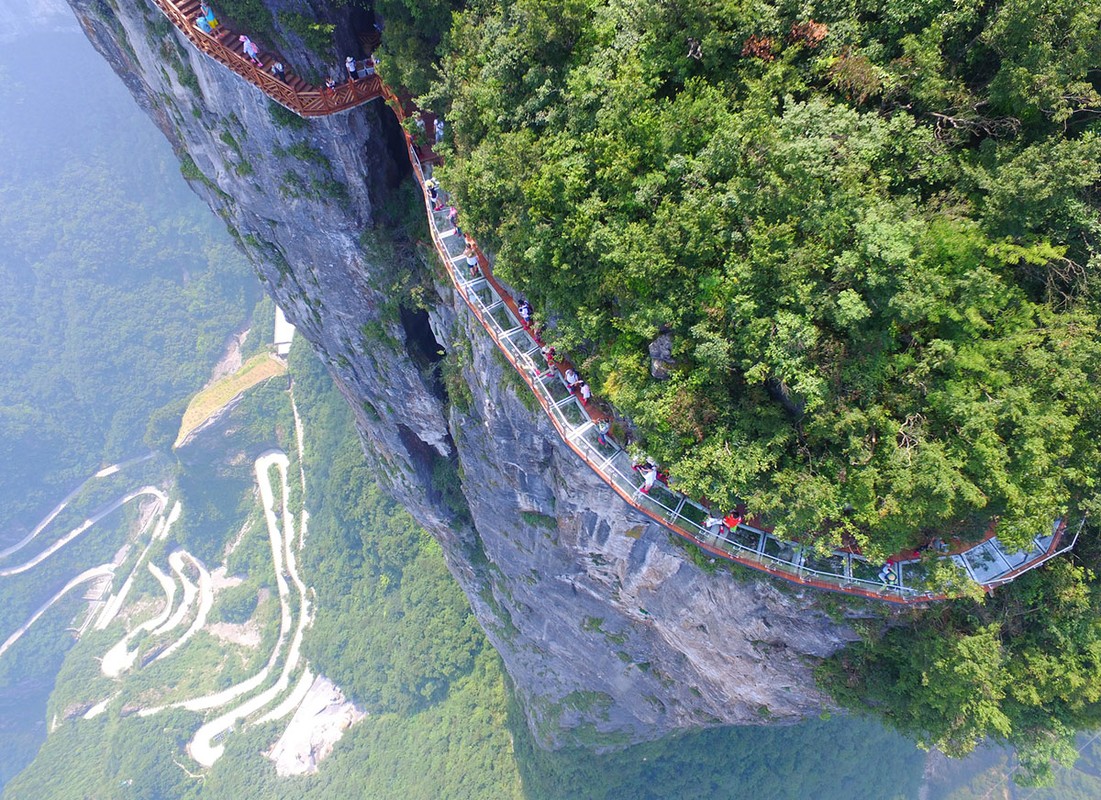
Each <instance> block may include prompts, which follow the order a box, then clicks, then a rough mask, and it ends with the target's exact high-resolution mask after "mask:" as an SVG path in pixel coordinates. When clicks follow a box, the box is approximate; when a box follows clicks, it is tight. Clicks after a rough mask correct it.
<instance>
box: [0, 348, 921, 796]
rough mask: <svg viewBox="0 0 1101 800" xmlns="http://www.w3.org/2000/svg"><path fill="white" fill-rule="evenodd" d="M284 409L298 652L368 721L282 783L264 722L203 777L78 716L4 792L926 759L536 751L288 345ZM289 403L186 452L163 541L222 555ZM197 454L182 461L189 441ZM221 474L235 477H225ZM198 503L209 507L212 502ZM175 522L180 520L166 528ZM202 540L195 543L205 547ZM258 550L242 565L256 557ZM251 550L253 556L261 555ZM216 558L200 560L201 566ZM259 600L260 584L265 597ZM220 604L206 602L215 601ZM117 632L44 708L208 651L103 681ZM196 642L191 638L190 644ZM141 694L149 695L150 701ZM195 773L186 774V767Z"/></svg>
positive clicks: (674, 788) (448, 779) (749, 740)
mask: <svg viewBox="0 0 1101 800" xmlns="http://www.w3.org/2000/svg"><path fill="white" fill-rule="evenodd" d="M291 367H292V372H293V375H294V380H295V388H294V392H295V397H296V400H297V403H298V407H299V411H300V413H301V415H302V419H303V423H304V428H305V431H306V441H307V447H306V460H305V463H304V467H305V472H306V483H307V505H308V508H309V509H310V512H311V517H310V526H309V535H308V538H307V541H306V547H305V551H304V553H303V557H302V562H301V567H302V570H303V577H304V578H305V579H306V581H307V582H308V583H309V584H310V585H311V586H312V587H313V589H314V591H315V592H316V613H317V617H316V622H315V624H314V625H313V626H312V627H311V628H310V630H309V632H308V634H307V641H306V648H305V652H306V654H307V655H308V656H309V659H310V662H311V664H312V665H313V667H314V668H315V669H317V670H318V671H319V672H321V673H323V674H325V675H327V676H329V677H331V678H333V679H334V680H335V681H337V682H338V683H339V685H341V686H342V687H343V689H344V690H345V691H346V692H347V693H348V694H349V695H350V696H351V697H352V698H354V699H355V700H356V701H357V702H358V703H361V704H362V705H363V707H364V708H365V709H366V710H367V712H368V716H367V717H366V718H365V719H364V720H362V721H361V722H360V723H358V724H357V725H356V726H355V727H353V728H352V729H351V730H350V731H349V732H348V733H347V734H346V735H345V737H344V739H342V740H341V742H340V743H339V744H338V745H337V747H336V749H335V750H334V752H333V754H332V755H331V756H330V757H329V758H328V759H327V760H326V761H325V762H323V764H322V766H321V771H320V773H319V774H318V775H316V776H311V777H303V778H293V779H283V778H278V777H276V775H275V773H274V769H273V766H272V764H271V763H270V762H269V761H267V760H266V759H265V758H264V757H263V755H262V754H263V752H265V751H267V750H268V749H269V748H270V746H271V743H272V742H273V741H274V739H275V738H276V737H277V736H278V735H279V733H280V732H281V725H279V724H266V725H261V726H256V727H252V728H249V727H245V728H243V729H241V730H238V731H234V732H233V733H232V734H231V735H230V736H229V737H228V738H227V740H226V744H227V752H226V755H225V756H224V757H223V758H222V759H221V760H219V761H218V762H217V763H216V764H215V765H214V767H213V768H212V769H210V770H208V771H206V773H205V777H204V778H203V779H202V780H201V781H200V780H196V779H193V778H191V777H189V776H188V775H187V774H186V773H185V772H184V771H183V770H181V769H180V767H179V766H178V763H177V762H179V763H184V764H187V763H188V762H187V761H186V760H184V759H183V757H182V750H183V747H184V745H185V744H186V742H187V741H188V739H189V738H190V736H191V734H192V733H193V731H194V730H195V727H196V726H197V725H198V717H197V716H196V715H193V714H189V713H186V712H182V711H171V712H163V713H161V714H158V715H156V716H154V717H150V718H148V719H142V718H141V717H138V716H137V715H134V714H130V715H120V714H118V713H117V711H115V710H112V711H109V712H108V713H106V714H104V715H101V716H100V717H97V718H95V719H92V720H83V719H80V718H78V715H77V716H72V715H70V718H67V719H63V721H62V722H61V724H60V725H59V727H58V729H57V730H56V731H55V732H54V733H52V734H51V735H50V737H49V739H48V740H47V742H46V744H45V745H44V746H43V748H42V750H41V752H40V754H39V756H38V758H37V759H36V760H35V762H34V764H33V765H32V766H31V767H30V768H28V769H27V770H26V771H25V772H23V773H22V774H20V775H19V776H18V777H17V778H15V779H14V780H13V781H12V782H11V783H10V784H9V786H8V787H7V792H6V794H5V797H8V798H31V797H33V798H36V800H38V799H39V798H51V799H52V798H57V799H58V800H60V799H61V798H69V797H83V796H95V797H108V798H128V797H141V798H196V800H197V798H204V797H212V798H224V797H233V798H235V799H236V800H249V799H250V798H253V799H255V800H267V798H273V797H285V796H290V795H293V796H294V797H300V798H304V799H307V800H308V799H309V798H319V799H322V798H324V799H326V800H337V799H338V798H347V797H361V796H362V797H394V796H399V795H400V796H405V797H409V798H411V799H414V800H420V798H424V799H425V800H429V799H430V798H441V797H446V798H452V797H454V798H479V799H480V798H485V799H486V800H490V799H491V798H492V800H502V799H503V798H510V797H511V798H517V799H518V800H519V799H520V798H526V799H527V800H575V799H577V800H585V799H591V800H605V799H607V800H612V799H613V798H620V797H625V796H629V797H637V798H640V800H644V799H646V798H652V799H653V800H658V798H666V797H677V798H680V799H682V800H693V798H699V800H704V799H705V798H713V797H715V796H746V795H748V794H759V795H760V796H762V797H769V798H791V800H800V799H801V798H805V797H809V796H814V797H820V798H823V799H824V800H832V799H833V798H836V800H842V799H843V798H848V797H852V796H854V795H853V792H856V793H857V794H858V796H860V797H866V798H883V800H902V798H909V797H912V796H913V795H914V793H915V791H916V787H917V785H918V782H919V781H920V778H921V770H922V763H923V757H922V754H921V753H920V752H919V751H917V750H916V749H915V748H914V747H913V746H912V745H911V744H909V743H908V742H906V741H905V740H904V739H902V738H901V737H899V736H897V735H894V734H891V733H889V732H887V731H885V730H883V729H882V728H881V727H879V726H878V725H876V724H875V723H871V722H867V721H862V720H859V719H835V720H829V721H825V720H822V721H815V722H811V723H806V724H803V725H798V726H793V727H784V728H776V729H765V728H757V727H751V728H728V729H720V730H713V731H708V732H703V733H695V734H689V735H685V736H678V737H670V738H668V739H665V740H662V741H659V742H655V743H651V744H646V745H640V746H637V747H632V748H629V749H627V750H625V751H623V752H619V753H614V754H609V755H603V756H597V755H595V754H593V753H592V752H590V751H588V750H584V749H570V750H564V751H561V752H555V753H548V752H545V751H543V750H541V749H540V748H538V747H537V746H536V745H535V743H534V740H533V738H532V736H531V734H530V732H529V731H528V728H527V725H526V722H525V721H524V719H523V716H522V713H521V710H520V709H519V708H518V707H517V705H516V704H515V701H514V700H513V699H512V697H511V692H510V690H509V688H508V685H507V678H506V676H505V674H504V671H503V669H502V665H501V663H500V660H499V658H498V657H497V655H496V653H495V652H494V651H493V649H492V648H491V647H490V646H489V644H488V642H487V641H486V640H485V637H484V636H483V635H482V633H481V632H480V630H479V629H478V628H477V626H476V624H475V621H474V617H473V614H472V613H471V610H470V608H469V605H468V604H467V602H466V600H465V598H464V597H463V594H462V592H461V590H460V589H459V587H458V585H457V584H456V583H455V581H454V580H453V579H452V578H451V576H450V575H449V574H448V572H447V569H446V566H445V565H444V561H443V555H442V552H441V551H440V548H439V546H438V545H437V544H436V542H435V541H434V540H433V539H432V538H431V537H429V536H428V535H427V534H426V533H425V532H424V531H423V530H422V529H420V528H419V527H418V526H417V525H416V524H415V523H414V522H413V520H412V519H411V518H410V517H409V516H408V514H406V513H405V512H404V511H402V510H401V509H400V508H399V507H397V506H396V505H395V504H394V502H393V501H392V500H390V499H389V498H387V497H386V496H385V495H383V494H382V493H381V491H380V490H379V487H378V485H377V484H376V482H375V481H374V479H373V477H372V475H371V472H370V469H369V468H368V466H367V464H366V462H365V459H364V455H363V452H362V450H361V449H360V444H359V440H358V437H357V436H356V434H355V432H354V430H353V428H352V419H351V412H350V410H349V409H348V406H347V404H346V402H345V400H344V399H343V397H341V396H340V395H339V394H338V393H337V392H336V390H335V388H334V387H333V386H332V384H331V382H330V380H329V378H328V376H327V375H326V373H325V371H324V368H323V366H322V365H321V363H320V361H318V360H317V359H316V358H315V357H314V356H313V355H312V354H311V353H310V351H309V350H308V348H307V347H305V346H304V345H303V343H301V341H299V342H298V343H296V345H295V348H294V350H293V351H292V356H291ZM288 415H289V411H288V404H287V400H286V393H285V392H284V391H283V390H282V387H280V386H278V385H277V384H276V383H275V382H271V383H269V384H268V385H266V386H265V387H263V388H260V389H255V390H253V392H252V393H250V395H249V397H247V398H246V399H245V401H244V402H243V403H242V404H241V405H239V406H238V407H237V408H236V409H235V410H234V411H233V412H232V414H231V417H230V418H229V419H227V420H226V422H225V424H224V426H223V427H224V429H225V430H233V431H234V433H233V435H232V436H231V437H229V438H227V437H225V436H224V435H223V434H222V433H221V430H222V428H220V429H219V431H218V432H217V433H216V434H215V435H212V436H209V437H208V438H207V439H205V440H204V438H203V437H200V438H199V439H198V440H197V441H196V442H195V444H194V445H191V446H189V448H188V450H187V451H186V452H185V453H183V454H182V455H183V461H184V464H183V465H182V466H181V474H180V483H181V485H184V484H186V485H187V486H188V487H190V488H189V489H188V491H187V495H186V497H185V498H184V502H185V504H187V505H188V506H189V507H190V506H198V507H199V508H202V509H207V508H211V507H213V506H218V507H220V508H222V509H223V513H222V514H221V515H220V516H218V515H211V514H208V513H205V512H204V513H202V514H200V516H199V521H198V522H199V524H197V523H196V521H194V520H193V521H192V523H191V525H190V526H187V525H183V526H182V527H181V528H180V529H179V530H177V531H176V532H175V533H174V535H173V538H174V539H176V538H177V537H179V538H182V539H186V540H187V546H188V547H189V548H190V547H205V550H206V551H209V552H216V551H220V550H221V548H222V547H223V546H224V544H225V542H226V540H227V537H232V535H233V534H234V533H235V532H236V531H237V530H239V528H240V524H241V521H242V520H241V517H240V508H239V505H238V504H236V503H233V502H229V501H230V500H232V495H239V496H240V497H241V498H242V499H241V503H242V504H245V503H249V502H251V503H255V500H254V498H253V496H252V492H251V490H250V488H249V487H248V486H247V485H245V484H246V481H245V472H247V465H248V464H249V463H250V460H249V458H245V459H239V458H232V457H231V456H233V455H234V454H236V453H239V452H244V453H246V454H249V456H250V457H251V456H252V455H255V454H257V453H258V452H260V451H262V450H263V449H265V448H266V447H270V446H271V445H273V444H275V443H278V444H279V445H280V446H281V447H283V448H284V449H286V450H288V452H290V451H292V450H293V448H292V446H291V445H292V443H291V442H290V441H289V440H288V438H287V434H288V432H289V430H290V426H291V423H290V421H289V419H288ZM193 448H194V449H193ZM234 465H236V466H234ZM211 501H215V502H214V503H212V502H211ZM191 514H192V511H191V510H186V511H185V514H184V517H183V518H182V519H181V524H182V523H184V522H185V521H186V519H187V517H188V516H189V515H191ZM204 538H205V539H206V540H207V541H206V544H205V545H204V544H203V543H202V540H203V539H204ZM263 539H264V537H263V536H262V535H260V534H258V532H256V531H253V532H252V533H251V534H249V535H248V536H247V537H246V540H245V541H244V542H243V543H242V544H241V545H239V547H238V549H237V550H235V551H234V553H233V555H232V556H231V557H230V561H229V564H228V566H229V569H230V573H231V574H240V575H246V576H248V577H247V581H246V584H245V585H246V586H248V587H249V588H250V591H251V592H252V593H253V597H254V598H255V591H256V590H257V588H262V587H263V586H265V585H267V584H270V579H269V580H268V581H267V584H265V576H270V563H267V564H265V563H261V562H262V560H263V555H262V552H261V551H262V550H263V547H264V545H263ZM258 554H259V555H258ZM257 558H259V559H260V560H259V561H258V560H257ZM211 563H213V562H211ZM268 589H269V590H270V589H271V586H270V585H268ZM222 606H223V601H222V600H221V599H219V600H218V601H217V605H216V608H219V607H222ZM117 636H118V634H117V631H116V630H114V629H109V630H107V631H102V632H90V633H89V634H88V635H87V636H86V637H85V638H84V639H82V640H81V642H80V643H79V644H78V645H77V647H76V648H74V649H73V650H72V651H71V652H70V653H69V655H68V657H67V659H66V662H65V665H64V667H63V668H62V670H61V671H60V673H59V675H58V685H57V688H56V690H55V692H54V694H53V696H52V697H51V701H50V715H51V717H52V716H53V715H55V714H57V715H59V716H61V717H65V715H66V712H67V710H68V709H73V708H76V709H83V708H85V707H86V706H87V704H88V702H89V700H90V699H94V698H97V697H100V696H103V695H104V694H111V693H114V694H115V698H114V700H112V709H118V708H120V707H124V706H127V705H128V704H140V703H141V702H143V700H142V698H147V697H148V696H149V695H148V694H147V693H149V692H161V691H164V687H163V686H158V684H159V683H160V682H161V681H162V680H163V679H164V677H165V675H172V676H175V680H178V681H190V680H192V679H193V678H194V675H193V674H192V673H196V674H199V673H202V672H204V671H205V670H206V663H205V662H204V660H203V659H204V658H206V659H209V658H211V657H212V654H211V653H210V652H209V649H204V648H202V647H200V648H199V649H198V650H196V649H195V648H194V646H193V645H189V646H188V651H187V652H185V653H182V654H181V656H179V658H182V661H180V662H179V663H178V664H177V665H175V666H171V665H168V666H165V667H157V668H150V669H148V670H142V671H141V672H139V673H137V674H136V675H134V676H132V677H131V678H128V679H127V680H126V681H125V682H123V683H122V684H120V685H119V684H116V685H115V686H114V687H113V688H112V682H111V681H108V680H105V679H104V678H103V677H102V676H101V675H100V674H99V667H98V661H97V659H96V656H97V655H99V654H102V652H103V650H104V648H105V647H107V646H109V644H110V643H111V642H112V641H114V640H115V639H117ZM200 640H202V637H200V639H199V640H196V641H197V642H198V641H200ZM154 696H157V695H154ZM193 771H194V770H193Z"/></svg>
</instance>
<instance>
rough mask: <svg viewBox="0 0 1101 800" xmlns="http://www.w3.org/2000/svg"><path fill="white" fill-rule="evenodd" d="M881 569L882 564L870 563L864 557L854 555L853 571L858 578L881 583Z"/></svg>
mask: <svg viewBox="0 0 1101 800" xmlns="http://www.w3.org/2000/svg"><path fill="white" fill-rule="evenodd" d="M881 569H883V565H882V564H870V563H868V562H867V561H865V560H864V559H863V558H857V557H856V556H853V557H852V573H853V578H855V579H856V580H861V581H871V582H873V583H880V582H881V581H880V580H879V571H880V570H881Z"/></svg>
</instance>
